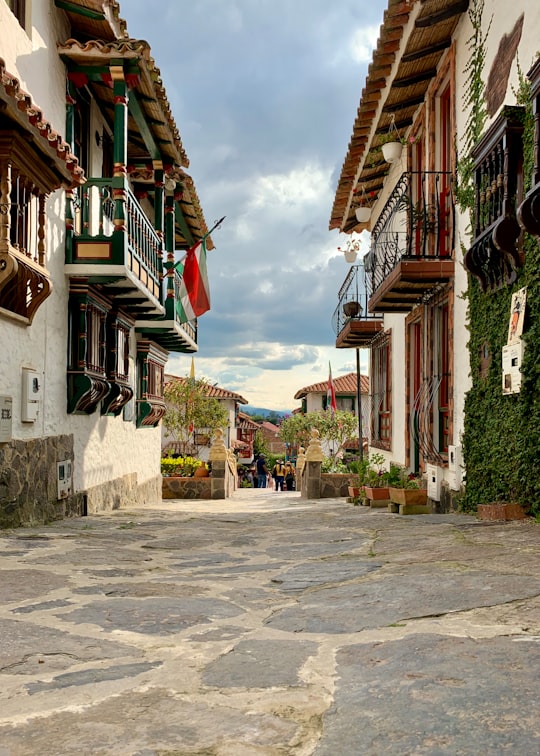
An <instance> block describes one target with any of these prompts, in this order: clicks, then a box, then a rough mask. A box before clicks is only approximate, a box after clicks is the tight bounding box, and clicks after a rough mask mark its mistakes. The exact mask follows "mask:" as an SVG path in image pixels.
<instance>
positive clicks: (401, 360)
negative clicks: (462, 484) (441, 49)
mask: <svg viewBox="0 0 540 756" xmlns="http://www.w3.org/2000/svg"><path fill="white" fill-rule="evenodd" d="M472 4H473V3H472V0H471V4H470V7H471V6H472ZM388 5H389V6H390V5H391V3H389V4H388ZM422 7H423V3H421V2H412V3H411V4H410V6H407V7H406V8H405V4H404V7H403V12H404V13H405V12H409V11H410V15H409V18H408V20H407V21H406V22H405V25H404V28H403V34H402V37H401V43H400V45H401V46H400V49H399V50H398V51H396V53H395V60H394V64H393V65H392V70H391V73H390V74H388V75H387V77H386V82H387V87H386V89H382V90H381V96H380V99H379V100H378V104H377V105H376V111H375V115H374V116H373V117H372V121H371V131H370V134H369V136H367V137H366V144H367V145H368V146H369V145H370V144H372V143H373V142H374V140H375V139H376V136H375V135H376V133H378V132H377V129H378V128H380V118H381V117H382V116H381V114H382V112H383V108H384V107H385V104H386V102H387V95H388V92H389V91H390V88H391V86H392V83H393V80H394V77H395V75H396V72H397V70H398V66H399V63H400V59H401V57H402V55H403V52H404V50H405V47H406V44H407V41H408V40H409V37H410V36H411V34H412V33H413V31H414V29H415V21H416V19H417V18H418V16H419V14H420V13H421V12H422ZM396 8H397V4H394V6H393V9H394V12H395V14H396V16H397V15H398V11H397V10H396ZM522 15H523V16H524V23H523V30H522V33H521V37H520V39H519V44H518V47H517V54H516V55H515V56H514V59H513V62H512V64H511V68H510V74H509V78H508V83H507V87H506V95H505V97H504V101H503V105H515V104H516V94H515V93H516V90H517V88H518V66H519V67H520V68H521V71H522V72H523V73H524V74H526V72H527V71H528V70H529V69H530V67H531V66H532V64H533V63H534V62H535V61H536V60H537V58H538V55H539V44H538V40H539V39H540V12H539V11H538V8H537V6H536V3H531V2H530V0H517V1H516V2H513V3H511V4H508V3H507V2H504V0H485V5H484V10H483V20H482V23H483V32H484V35H485V37H486V46H487V54H486V59H485V65H484V72H485V77H486V82H487V76H488V73H489V72H490V70H491V67H492V65H493V62H494V59H495V58H496V56H497V54H498V52H499V48H500V45H501V41H502V40H503V38H504V37H505V35H506V36H509V35H510V34H511V32H512V30H513V29H514V28H515V26H516V24H517V23H518V21H519V19H520V16H522ZM382 21H383V19H382V18H381V22H382ZM381 28H382V27H381ZM472 34H473V27H472V24H471V20H470V17H469V15H468V13H467V12H465V13H463V14H462V15H461V18H460V20H459V22H458V24H457V26H456V28H455V30H454V32H453V36H452V45H453V46H454V49H455V65H454V67H453V68H452V69H451V70H452V73H454V74H455V124H456V133H455V135H452V137H453V138H455V144H456V145H457V151H458V156H459V155H460V153H461V148H462V144H463V138H464V133H465V130H466V124H467V117H468V113H467V112H465V111H464V109H463V102H464V98H465V96H466V86H467V71H466V69H467V65H468V62H469V59H470V55H471V51H470V48H469V41H470V39H471V36H472ZM381 38H382V37H381ZM448 49H450V48H448ZM365 91H366V90H365ZM372 99H373V98H372ZM361 104H362V100H361ZM423 106H424V104H421V105H419V106H418V110H417V115H418V114H419V113H420V112H421V110H422V108H423ZM498 110H499V111H500V108H499V109H498ZM359 112H360V111H359ZM497 115H498V112H497V113H495V114H494V115H493V117H492V119H489V118H488V121H487V123H486V125H485V130H484V131H487V129H488V128H489V126H490V125H491V123H492V122H493V121H495V120H496V118H497ZM398 117H399V115H398ZM415 118H416V116H415ZM415 118H413V122H412V129H414V126H415ZM358 122H359V121H357V123H358ZM362 127H365V120H364V121H362ZM437 127H438V124H437V123H430V124H428V129H430V130H431V133H436V129H437ZM425 128H426V126H425V124H424V134H425ZM401 136H404V134H403V133H402V134H401ZM430 136H431V134H430ZM355 149H358V144H357V145H356V147H355ZM431 149H433V147H431ZM366 154H367V151H366V152H365V153H364V155H363V157H361V158H360V160H359V162H358V163H357V166H356V169H357V172H356V178H355V180H354V181H353V184H352V186H355V185H356V183H357V182H359V183H358V186H360V185H361V177H362V179H363V180H366V174H365V172H364V169H365V165H364V163H363V160H364V159H365V155H366ZM348 157H350V154H349V156H348ZM345 165H346V163H344V166H345ZM407 170H410V166H408V162H407V149H406V148H404V150H403V153H402V157H401V160H399V161H397V162H395V163H393V164H392V165H391V166H390V169H389V171H388V175H387V177H386V178H385V179H384V185H383V187H382V189H381V190H380V192H379V193H378V197H377V201H376V203H375V204H374V206H373V208H372V212H371V227H370V228H371V229H373V225H374V223H375V222H376V221H377V219H378V218H379V216H380V215H381V212H382V211H383V209H384V208H385V205H386V203H387V202H388V199H389V197H390V195H391V193H392V191H393V189H394V187H395V185H396V182H397V181H398V179H399V178H400V176H401V175H402V174H403V173H404V172H406V171H407ZM347 171H350V165H347V168H346V170H345V167H344V172H343V174H342V185H343V186H345V185H347V186H349V185H350V184H347V179H346V178H344V176H345V175H346V172H347ZM337 202H338V200H337V199H336V204H337ZM351 202H352V195H351V196H350V198H349V206H348V207H347V208H346V210H345V214H344V215H343V218H341V216H339V217H340V221H341V223H342V229H343V226H345V224H346V221H347V214H348V213H349V211H350V207H351ZM332 220H333V219H332ZM456 224H457V234H456V239H455V253H454V258H455V268H454V278H453V285H454V289H453V320H452V323H451V326H452V331H453V362H452V402H453V408H452V424H453V430H452V438H451V441H450V444H451V445H452V446H456V447H458V449H459V448H460V444H461V439H462V435H463V430H464V422H465V418H464V405H465V396H466V394H467V391H468V390H469V388H470V387H471V376H470V364H469V353H468V349H467V343H468V338H469V336H468V330H467V299H466V298H465V297H464V293H465V292H466V290H467V286H468V274H467V271H466V269H465V268H464V265H463V252H462V248H465V249H467V248H468V247H469V246H470V241H471V235H470V228H469V218H468V216H466V215H464V214H463V213H461V212H460V211H459V208H457V206H456ZM331 227H332V226H331ZM342 229H341V230H342ZM349 230H350V228H349ZM406 318H407V315H406V314H388V313H386V314H384V318H383V320H384V330H385V331H388V332H390V333H391V345H392V346H391V350H392V351H391V361H392V366H391V384H392V389H391V391H392V442H391V448H389V449H385V450H382V449H380V448H378V447H377V448H375V447H373V448H371V449H370V451H372V452H377V453H382V454H383V456H384V457H385V459H386V461H387V463H389V462H390V461H395V462H397V463H400V464H405V463H406V462H407V459H406V457H407V453H406V439H407V435H408V434H409V429H408V417H407V400H406V397H407V391H408V387H407V385H406V381H407V374H406V360H407V355H406V327H405V323H406ZM494 359H500V355H494ZM438 474H439V475H440V477H441V478H442V479H443V480H446V481H447V482H449V481H450V480H451V478H452V475H453V473H452V471H451V470H449V468H448V466H447V465H441V466H440V469H439V472H438Z"/></svg>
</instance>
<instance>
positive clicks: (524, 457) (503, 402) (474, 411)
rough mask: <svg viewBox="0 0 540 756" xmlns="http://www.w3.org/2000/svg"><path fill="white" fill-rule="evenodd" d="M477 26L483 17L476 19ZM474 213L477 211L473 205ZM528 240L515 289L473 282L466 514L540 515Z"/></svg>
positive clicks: (535, 282)
mask: <svg viewBox="0 0 540 756" xmlns="http://www.w3.org/2000/svg"><path fill="white" fill-rule="evenodd" d="M478 6H483V2H475V3H473V8H474V7H476V9H478ZM475 21H476V22H478V21H481V19H479V18H478V17H475ZM476 42H477V43H478V44H480V45H481V46H483V45H485V37H482V36H480V37H478V35H477V36H476ZM481 52H482V51H481ZM475 55H476V58H475V60H479V59H482V60H483V55H482V54H479V53H478V51H476V52H475ZM474 76H475V77H477V79H478V76H480V77H481V76H482V71H481V69H480V70H479V69H478V67H477V68H475V74H474ZM518 79H519V86H518V89H517V90H516V91H514V95H515V97H516V102H517V104H518V105H523V106H524V135H523V153H524V180H525V190H526V189H527V188H528V184H529V185H530V182H531V179H532V168H533V159H534V155H533V150H534V144H533V142H534V123H533V116H532V103H531V94H530V84H529V82H528V80H527V78H526V77H525V76H524V75H523V73H522V71H521V69H520V68H519V64H518ZM476 83H478V81H477V82H476ZM471 91H473V90H471ZM477 94H478V92H477ZM482 97H483V94H482ZM480 112H481V111H480ZM470 128H471V133H470V135H471V134H472V127H470ZM468 201H470V198H469V200H468ZM469 209H471V210H472V205H469ZM523 237H524V238H523V246H522V249H523V252H524V255H525V263H524V266H523V268H522V269H521V270H520V271H519V275H518V278H517V281H516V282H515V284H514V285H513V286H512V287H511V288H510V287H505V288H502V289H500V290H498V291H495V292H488V293H483V292H482V291H481V289H480V286H479V284H478V282H477V281H476V279H474V278H472V277H471V276H469V286H468V291H467V298H468V323H469V325H468V328H469V334H470V338H469V344H468V346H469V353H470V365H471V376H472V387H471V389H470V390H469V392H468V393H467V396H466V398H465V426H464V434H463V439H462V442H463V459H464V464H465V467H466V489H465V496H464V499H463V502H462V504H461V508H462V509H463V510H465V511H474V510H476V508H477V506H478V505H479V504H487V503H491V502H495V501H512V502H518V503H520V504H522V505H524V506H526V507H527V508H529V510H530V512H531V514H533V515H536V516H540V321H539V318H538V316H539V314H540V247H539V245H538V242H537V240H536V239H534V238H532V237H531V236H529V235H528V234H524V235H523ZM524 286H526V287H527V309H526V317H525V322H524V332H523V339H524V342H525V350H524V357H523V365H522V384H521V392H520V393H519V394H512V395H503V393H502V348H503V346H504V345H505V344H506V340H507V334H508V321H509V318H510V309H511V299H512V294H513V292H514V291H517V290H518V289H520V288H522V287H524ZM486 356H487V360H486Z"/></svg>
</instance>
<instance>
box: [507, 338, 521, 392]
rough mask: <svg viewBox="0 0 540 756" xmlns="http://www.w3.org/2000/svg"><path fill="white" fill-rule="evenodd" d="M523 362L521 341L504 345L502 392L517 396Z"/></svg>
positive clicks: (519, 389)
mask: <svg viewBox="0 0 540 756" xmlns="http://www.w3.org/2000/svg"><path fill="white" fill-rule="evenodd" d="M522 361H523V341H521V339H520V340H519V341H516V342H514V343H513V344H506V345H505V346H503V349H502V392H503V394H519V392H520V391H521V363H522Z"/></svg>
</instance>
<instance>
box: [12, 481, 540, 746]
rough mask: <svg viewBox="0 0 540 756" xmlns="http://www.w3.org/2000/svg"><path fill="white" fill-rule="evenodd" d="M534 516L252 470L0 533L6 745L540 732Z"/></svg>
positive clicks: (419, 740) (367, 739)
mask: <svg viewBox="0 0 540 756" xmlns="http://www.w3.org/2000/svg"><path fill="white" fill-rule="evenodd" d="M539 533H540V530H539V526H538V525H537V524H535V523H534V522H532V521H519V522H480V521H478V520H476V519H475V518H474V517H470V516H466V515H420V516H413V517H403V516H399V515H395V514H390V513H388V512H383V511H381V510H370V509H368V508H364V507H354V506H352V505H351V504H347V503H345V500H344V499H331V500H320V501H306V500H303V499H301V498H300V497H299V495H298V494H297V493H294V492H293V493H275V492H273V491H271V490H269V489H266V490H265V489H261V490H257V489H255V490H254V489H242V490H240V491H238V492H236V493H235V495H234V497H233V498H232V499H231V500H227V501H204V502H191V501H174V500H173V501H170V502H166V503H165V502H164V503H163V505H161V506H160V508H140V509H136V510H135V509H130V510H129V511H128V510H119V511H115V512H112V513H107V514H102V515H99V516H92V517H87V518H81V519H72V520H64V521H61V522H57V523H55V524H53V525H49V526H44V527H39V528H27V529H19V530H13V531H9V532H7V531H3V532H2V533H1V534H0V567H1V569H2V573H1V575H2V580H1V582H0V594H1V599H2V600H1V609H0V638H1V654H0V673H1V674H0V756H27V755H30V754H32V755H34V754H35V755H37V754H39V755H40V756H52V755H58V756H60V755H64V754H93V755H94V756H97V755H100V754H122V755H124V754H126V755H129V756H133V755H135V754H137V755H138V756H154V755H155V756H158V754H159V755H165V754H168V755H170V756H172V755H173V754H175V755H178V754H200V755H202V754H208V755H212V756H245V755H251V754H253V756H256V755H259V754H285V755H286V754H298V755H302V756H304V755H307V754H316V756H341V755H342V754H343V755H344V756H357V755H358V756H380V755H382V754H384V755H385V756H386V755H394V754H396V756H397V754H399V755H400V756H403V755H404V754H429V755H438V754H452V756H455V755H457V754H466V755H469V754H470V755H471V756H472V755H473V754H474V756H478V754H482V755H485V754H488V755H493V756H495V755H498V754H506V753H508V754H512V756H532V755H533V754H539V753H540V725H539V722H538V707H539V700H538V699H539V688H540V686H539V684H538V681H539V661H540V643H539V641H540V599H539V596H540V577H539V575H540V557H539V549H538V534H539Z"/></svg>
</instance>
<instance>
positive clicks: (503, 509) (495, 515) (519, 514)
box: [478, 502, 527, 520]
mask: <svg viewBox="0 0 540 756" xmlns="http://www.w3.org/2000/svg"><path fill="white" fill-rule="evenodd" d="M526 516H527V515H526V514H525V510H524V509H523V507H522V506H521V505H520V504H511V503H504V502H497V503H496V504H479V505H478V518H479V519H480V520H524V519H525V518H526Z"/></svg>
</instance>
